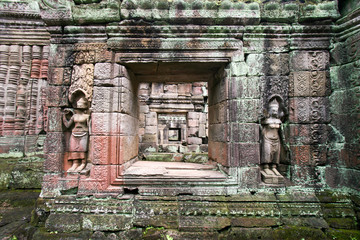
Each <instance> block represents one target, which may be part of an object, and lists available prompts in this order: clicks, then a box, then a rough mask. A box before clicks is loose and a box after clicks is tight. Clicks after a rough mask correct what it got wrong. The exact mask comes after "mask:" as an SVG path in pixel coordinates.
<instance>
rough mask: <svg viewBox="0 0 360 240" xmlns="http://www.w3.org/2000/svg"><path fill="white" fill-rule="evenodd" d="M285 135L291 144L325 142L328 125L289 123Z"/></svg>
mask: <svg viewBox="0 0 360 240" xmlns="http://www.w3.org/2000/svg"><path fill="white" fill-rule="evenodd" d="M287 135H288V136H287V139H289V142H290V144H293V145H309V144H325V143H326V142H327V140H328V127H327V125H325V124H290V125H289V132H288V134H287Z"/></svg>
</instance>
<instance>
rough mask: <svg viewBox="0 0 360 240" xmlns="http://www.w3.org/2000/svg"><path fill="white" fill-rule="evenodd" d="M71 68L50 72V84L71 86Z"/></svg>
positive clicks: (52, 69)
mask: <svg viewBox="0 0 360 240" xmlns="http://www.w3.org/2000/svg"><path fill="white" fill-rule="evenodd" d="M70 78H71V70H70V68H51V69H50V71H49V84H51V85H70Z"/></svg>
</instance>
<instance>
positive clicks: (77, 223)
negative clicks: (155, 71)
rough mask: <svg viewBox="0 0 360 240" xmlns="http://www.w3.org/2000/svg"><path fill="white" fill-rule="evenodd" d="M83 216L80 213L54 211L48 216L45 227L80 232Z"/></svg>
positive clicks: (60, 230) (58, 230) (53, 230)
mask: <svg viewBox="0 0 360 240" xmlns="http://www.w3.org/2000/svg"><path fill="white" fill-rule="evenodd" d="M81 221H82V216H81V215H79V214H61V213H53V214H50V216H49V217H48V218H47V220H46V222H45V227H46V229H48V230H49V231H52V232H55V231H56V232H79V231H80V230H81Z"/></svg>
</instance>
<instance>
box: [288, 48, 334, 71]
mask: <svg viewBox="0 0 360 240" xmlns="http://www.w3.org/2000/svg"><path fill="white" fill-rule="evenodd" d="M290 59H291V61H290V68H291V70H292V71H324V70H328V68H329V52H327V51H293V52H291V54H290Z"/></svg>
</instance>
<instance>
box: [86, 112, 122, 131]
mask: <svg viewBox="0 0 360 240" xmlns="http://www.w3.org/2000/svg"><path fill="white" fill-rule="evenodd" d="M121 115H122V114H121V113H96V112H95V113H92V114H91V130H92V133H93V134H94V135H109V134H119V133H120V125H121V124H122V122H121Z"/></svg>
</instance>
